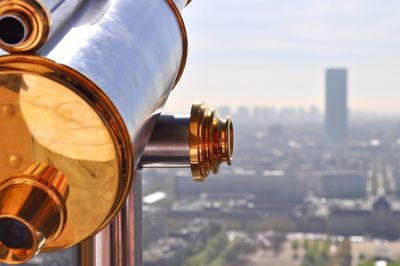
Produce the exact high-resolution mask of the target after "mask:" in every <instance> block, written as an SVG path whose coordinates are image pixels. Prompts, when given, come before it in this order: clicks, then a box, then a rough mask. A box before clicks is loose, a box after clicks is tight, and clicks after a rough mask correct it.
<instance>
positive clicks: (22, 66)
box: [0, 54, 134, 251]
mask: <svg viewBox="0 0 400 266" xmlns="http://www.w3.org/2000/svg"><path fill="white" fill-rule="evenodd" d="M1 69H3V70H6V71H22V72H26V73H33V74H38V75H41V76H44V77H46V78H48V79H51V80H53V81H56V82H58V83H62V84H63V85H65V86H66V87H68V88H70V89H71V90H72V91H74V92H75V93H76V94H78V95H80V96H81V97H82V98H83V99H85V100H86V102H87V103H88V104H89V105H90V106H91V107H92V108H93V109H94V110H96V112H97V113H98V115H99V116H100V118H101V119H102V120H103V121H104V124H105V125H107V127H108V130H109V132H110V135H111V137H112V139H113V141H114V145H115V147H116V148H117V149H118V150H116V153H117V160H118V164H119V168H120V178H119V182H120V183H119V186H118V187H119V188H120V190H118V192H117V195H116V200H115V202H114V205H113V206H112V208H111V210H110V212H109V214H108V215H107V217H105V218H104V221H103V222H102V223H101V226H100V227H99V228H98V229H97V231H96V232H93V234H95V233H97V232H98V231H100V230H101V229H103V228H104V227H105V226H106V225H108V224H109V223H110V222H111V220H112V219H113V218H114V217H115V216H116V215H117V213H118V212H119V210H120V209H121V208H122V205H123V204H124V202H125V199H126V197H127V195H128V194H129V191H130V186H131V184H132V179H133V170H134V167H133V165H134V164H133V154H132V149H131V147H130V143H131V141H130V137H129V134H128V130H127V128H126V126H125V123H124V122H123V119H122V118H121V116H120V115H119V113H118V111H117V109H116V108H115V106H114V104H113V103H112V101H111V100H110V99H109V98H108V97H107V96H106V95H105V94H104V93H103V91H102V90H101V89H100V88H98V87H97V86H96V85H95V84H94V83H93V82H91V81H90V80H89V79H87V78H86V77H84V76H83V75H82V74H80V73H78V72H76V71H75V70H73V69H71V68H69V67H68V66H65V65H60V64H57V63H56V62H54V61H52V60H49V59H46V58H43V57H39V56H31V55H16V54H14V55H7V56H0V70H1ZM93 234H92V235H93ZM87 237H90V235H88V236H87ZM81 240H84V239H80V240H79V241H81ZM76 243H77V242H75V243H69V244H66V245H64V246H57V247H52V246H47V245H46V247H44V248H43V250H44V251H52V250H55V249H59V248H67V247H70V246H73V245H74V244H76Z"/></svg>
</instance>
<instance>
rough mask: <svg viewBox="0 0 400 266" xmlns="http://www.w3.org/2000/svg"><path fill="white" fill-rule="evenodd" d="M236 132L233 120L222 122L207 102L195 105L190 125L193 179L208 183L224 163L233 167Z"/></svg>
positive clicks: (228, 118) (229, 118) (228, 119)
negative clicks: (207, 179) (211, 174)
mask: <svg viewBox="0 0 400 266" xmlns="http://www.w3.org/2000/svg"><path fill="white" fill-rule="evenodd" d="M233 138H234V130H233V124H232V119H231V117H229V116H228V117H227V118H226V119H225V120H224V119H222V118H221V117H220V116H219V114H218V112H217V111H216V110H215V109H211V108H209V107H208V106H207V105H206V104H205V103H204V102H199V103H195V104H193V106H192V110H191V114H190V122H189V155H190V168H191V169H192V175H193V180H194V181H197V182H203V181H205V179H206V177H207V176H208V175H209V173H210V172H213V173H214V174H216V173H217V172H218V170H219V166H220V164H221V163H223V162H226V163H227V164H228V165H231V164H232V158H233V142H234V139H233Z"/></svg>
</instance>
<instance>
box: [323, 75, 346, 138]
mask: <svg viewBox="0 0 400 266" xmlns="http://www.w3.org/2000/svg"><path fill="white" fill-rule="evenodd" d="M325 86H326V98H325V132H326V134H327V136H328V137H329V138H331V139H333V140H344V139H345V138H346V135H347V116H348V114H347V113H348V111H347V70H346V69H328V70H327V71H326V84H325Z"/></svg>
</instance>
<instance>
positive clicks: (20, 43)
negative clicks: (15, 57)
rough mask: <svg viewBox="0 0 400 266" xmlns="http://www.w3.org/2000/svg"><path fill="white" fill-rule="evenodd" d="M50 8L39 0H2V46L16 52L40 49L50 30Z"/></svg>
mask: <svg viewBox="0 0 400 266" xmlns="http://www.w3.org/2000/svg"><path fill="white" fill-rule="evenodd" d="M50 19H51V15H50V12H49V10H48V9H47V8H46V7H45V6H44V5H43V4H42V3H41V1H37V0H1V1H0V48H2V49H3V50H5V51H7V52H10V53H15V52H29V51H35V50H37V49H39V48H40V47H41V46H42V45H43V44H44V43H45V42H46V40H47V38H48V35H49V32H50V24H51V22H50Z"/></svg>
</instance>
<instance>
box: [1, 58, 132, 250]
mask: <svg viewBox="0 0 400 266" xmlns="http://www.w3.org/2000/svg"><path fill="white" fill-rule="evenodd" d="M74 75H75V74H74V72H71V70H70V69H68V68H65V67H62V66H59V65H55V64H54V63H53V62H51V61H48V60H45V59H43V58H39V57H33V56H22V55H21V56H16V55H12V56H4V57H0V96H1V97H0V110H1V116H0V119H1V123H0V140H1V142H0V145H1V149H0V158H1V160H0V171H1V174H2V175H1V177H0V182H2V181H4V182H5V181H6V180H8V179H9V178H11V177H15V176H18V175H20V174H21V173H22V172H23V171H24V170H25V169H26V168H28V167H30V166H31V165H33V164H40V163H42V164H47V165H51V166H53V167H55V168H56V169H58V170H59V171H60V172H61V173H63V174H64V175H65V177H66V181H67V183H68V186H69V193H68V197H67V198H66V199H63V203H64V204H65V207H66V216H67V217H68V218H67V220H66V223H65V225H64V226H63V228H62V229H63V230H62V232H61V233H60V234H59V236H57V237H54V238H49V239H46V242H45V243H44V245H43V247H42V248H41V250H44V251H48V250H54V249H59V248H65V247H69V246H72V245H74V244H76V243H78V242H80V241H82V240H84V239H85V238H87V237H88V236H90V235H91V234H93V233H94V232H96V231H98V230H99V229H101V228H102V227H104V226H105V225H106V224H107V223H108V221H109V220H111V219H112V218H113V216H114V215H115V213H116V212H117V211H118V206H120V205H122V203H123V202H124V200H125V195H127V193H128V191H129V188H130V184H131V176H130V171H131V170H130V169H131V166H130V164H129V162H130V161H132V157H130V156H129V152H130V149H129V148H128V147H129V146H130V141H129V138H128V137H127V136H126V137H124V136H123V134H124V132H126V129H125V128H120V129H118V128H119V126H123V123H118V124H114V123H117V122H118V117H117V116H115V117H113V114H112V113H108V112H107V111H106V110H105V109H108V110H109V109H110V108H111V106H110V107H106V106H104V105H107V101H106V100H103V99H101V98H98V97H101V95H100V94H99V95H96V94H95V93H96V88H90V84H89V83H87V80H81V81H79V80H80V78H79V76H74ZM66 77H68V78H66ZM63 78H66V79H63ZM72 80H73V82H72ZM80 82H81V83H80ZM85 90H87V93H89V94H87V95H85V94H84V93H85ZM97 90H98V89H97ZM98 93H100V92H99V91H98ZM110 111H111V110H110ZM114 112H115V111H114ZM107 119H108V120H107ZM31 179H32V180H33V178H31ZM20 190H21V193H22V188H20ZM0 191H3V190H0ZM30 208H31V210H32V211H34V212H38V213H39V214H40V212H39V207H37V209H35V208H36V207H35V205H31V207H30ZM3 214H7V212H6V211H5V210H1V211H0V215H3ZM39 214H38V215H39ZM83 214H84V217H85V219H82V215H83ZM42 218H43V219H44V220H45V219H47V220H51V219H52V217H51V216H47V217H46V215H44V216H43V217H42Z"/></svg>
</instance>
